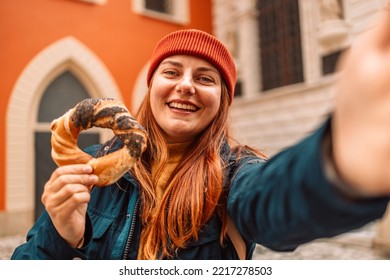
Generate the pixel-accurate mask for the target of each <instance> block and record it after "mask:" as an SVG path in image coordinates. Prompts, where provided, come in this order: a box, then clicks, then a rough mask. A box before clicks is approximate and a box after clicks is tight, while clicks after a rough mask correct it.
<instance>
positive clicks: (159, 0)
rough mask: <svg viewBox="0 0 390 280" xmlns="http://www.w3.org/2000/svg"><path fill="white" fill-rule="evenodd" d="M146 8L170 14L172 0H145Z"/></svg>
mask: <svg viewBox="0 0 390 280" xmlns="http://www.w3.org/2000/svg"><path fill="white" fill-rule="evenodd" d="M145 8H146V9H147V10H152V11H155V12H159V13H164V14H170V0H145Z"/></svg>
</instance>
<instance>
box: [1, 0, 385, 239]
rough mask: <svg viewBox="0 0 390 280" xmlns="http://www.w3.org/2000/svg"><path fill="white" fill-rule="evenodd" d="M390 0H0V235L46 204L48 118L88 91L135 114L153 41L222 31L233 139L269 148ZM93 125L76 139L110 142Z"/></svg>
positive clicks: (323, 111) (321, 94) (303, 121)
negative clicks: (230, 76) (233, 75)
mask: <svg viewBox="0 0 390 280" xmlns="http://www.w3.org/2000/svg"><path fill="white" fill-rule="evenodd" d="M387 2H388V1H387V0H312V1H304V0H240V1H235V0H165V1H164V0H154V1H153V0H34V1H29V0H12V1H9V0H0V36H1V41H2V42H1V45H0V63H1V64H0V65H1V67H0V71H1V76H2V82H1V83H0V93H1V96H2V100H3V102H1V104H0V106H1V107H0V114H1V116H0V119H1V122H0V131H1V132H2V133H1V136H0V144H1V145H0V147H1V148H0V180H1V182H0V225H1V226H0V236H2V235H3V236H4V235H11V234H19V233H22V234H25V232H26V231H27V230H28V228H29V227H30V226H31V225H32V223H33V222H34V221H35V219H36V217H37V216H38V215H39V214H40V213H41V212H42V205H41V202H40V196H41V193H42V189H43V185H44V182H46V180H47V179H48V176H49V174H50V173H51V172H52V170H53V169H54V168H55V166H54V163H53V162H52V161H51V158H50V127H49V126H50V122H51V121H52V120H53V119H54V118H56V117H59V116H60V115H62V114H63V113H65V111H66V110H67V109H69V108H71V107H73V106H74V105H75V104H76V103H77V102H78V101H79V100H81V99H84V98H87V97H113V98H117V99H121V100H123V101H124V102H125V104H126V105H127V106H128V107H129V109H130V111H133V112H134V111H135V110H136V108H137V106H138V104H139V103H140V100H141V99H142V97H143V96H144V94H145V92H146V83H145V77H146V69H147V66H148V59H149V56H150V54H151V52H152V49H153V47H154V45H155V43H156V42H157V41H158V40H159V39H160V38H161V37H162V36H164V35H165V34H167V33H169V32H171V31H174V30H177V29H182V28H198V29H202V30H205V31H207V32H210V33H212V34H214V35H215V36H217V37H218V38H219V39H221V40H222V41H223V42H224V43H225V44H226V45H227V46H228V47H229V49H230V50H231V52H232V54H233V56H234V57H235V60H236V63H237V67H238V83H237V88H236V97H235V101H234V103H233V105H232V112H231V116H230V118H231V121H232V128H233V132H234V134H235V136H236V138H237V139H238V140H240V141H242V142H244V143H247V144H250V145H252V146H255V147H256V148H259V149H261V150H263V151H264V152H265V153H267V154H268V155H272V154H274V153H275V152H277V151H279V150H280V149H282V148H284V147H286V146H288V145H291V144H293V143H294V142H296V141H298V140H299V139H301V138H302V137H304V136H305V135H307V134H308V133H310V132H311V131H313V130H314V129H315V128H316V127H317V126H318V125H319V124H320V123H321V121H322V120H323V119H324V118H326V116H327V115H328V113H329V111H330V110H331V109H332V106H333V96H334V89H333V83H334V81H335V79H337V71H336V63H337V60H338V58H339V56H340V54H341V53H342V52H343V51H344V50H346V49H347V48H348V47H349V46H350V45H351V43H352V42H353V41H354V40H355V38H356V37H357V36H358V35H359V34H360V33H362V32H364V31H365V30H367V28H370V24H371V22H372V18H373V16H374V15H375V13H377V12H378V11H379V10H381V9H382V8H383V7H384V6H385V5H386V4H387ZM106 137H108V136H107V135H106V132H104V131H101V130H94V129H91V130H90V131H88V132H87V133H85V134H83V135H82V137H80V146H85V145H88V144H90V143H96V142H99V141H103V140H104V139H105V138H106Z"/></svg>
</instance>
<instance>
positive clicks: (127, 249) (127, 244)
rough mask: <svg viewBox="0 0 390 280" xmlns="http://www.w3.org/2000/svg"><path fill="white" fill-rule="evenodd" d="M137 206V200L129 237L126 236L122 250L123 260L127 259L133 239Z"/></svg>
mask: <svg viewBox="0 0 390 280" xmlns="http://www.w3.org/2000/svg"><path fill="white" fill-rule="evenodd" d="M138 204H139V199H137V201H136V203H135V207H134V212H133V215H132V220H131V225H130V230H129V235H128V237H127V240H126V245H125V250H124V253H123V259H124V260H127V259H128V258H129V250H130V244H131V241H132V239H133V235H134V230H135V222H136V216H137V213H138Z"/></svg>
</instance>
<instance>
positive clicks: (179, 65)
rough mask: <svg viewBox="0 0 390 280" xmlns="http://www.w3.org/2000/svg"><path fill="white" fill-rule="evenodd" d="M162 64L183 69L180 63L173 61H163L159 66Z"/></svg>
mask: <svg viewBox="0 0 390 280" xmlns="http://www.w3.org/2000/svg"><path fill="white" fill-rule="evenodd" d="M163 64H172V65H173V66H178V67H183V64H182V63H180V62H178V61H175V60H164V61H163V62H161V65H163Z"/></svg>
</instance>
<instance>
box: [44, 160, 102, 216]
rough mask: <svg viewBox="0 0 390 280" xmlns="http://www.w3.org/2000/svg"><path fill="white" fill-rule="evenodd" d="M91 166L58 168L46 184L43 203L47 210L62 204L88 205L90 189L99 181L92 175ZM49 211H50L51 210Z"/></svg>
mask: <svg viewBox="0 0 390 280" xmlns="http://www.w3.org/2000/svg"><path fill="white" fill-rule="evenodd" d="M91 172H92V167H91V166H89V165H69V166H62V167H59V168H57V169H56V170H55V171H54V172H53V174H52V176H51V178H50V180H49V181H48V182H47V183H46V185H45V188H44V193H43V195H42V203H43V204H44V205H45V207H46V208H49V209H51V208H55V207H58V206H60V205H62V204H73V207H77V205H78V204H83V203H87V202H88V201H89V198H90V194H89V193H90V187H91V186H92V185H94V184H96V183H97V182H98V180H99V178H98V176H96V175H94V174H91ZM49 209H48V210H49Z"/></svg>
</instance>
